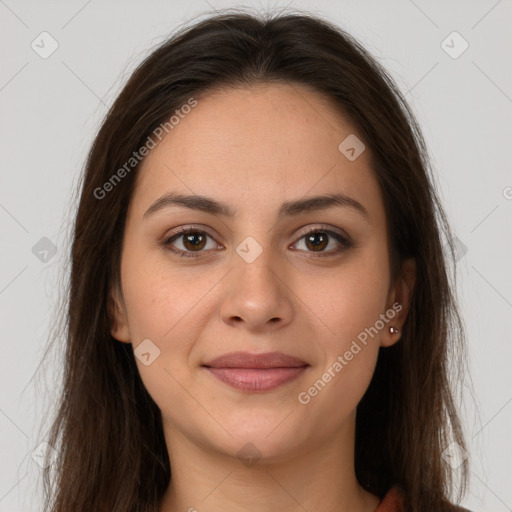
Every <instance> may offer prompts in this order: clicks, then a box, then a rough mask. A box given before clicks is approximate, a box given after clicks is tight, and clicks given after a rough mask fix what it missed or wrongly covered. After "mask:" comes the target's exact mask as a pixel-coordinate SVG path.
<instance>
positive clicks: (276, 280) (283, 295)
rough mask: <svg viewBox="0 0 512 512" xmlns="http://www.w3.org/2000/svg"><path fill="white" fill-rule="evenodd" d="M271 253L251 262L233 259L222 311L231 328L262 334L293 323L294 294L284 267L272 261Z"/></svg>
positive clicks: (238, 258)
mask: <svg viewBox="0 0 512 512" xmlns="http://www.w3.org/2000/svg"><path fill="white" fill-rule="evenodd" d="M270 253H271V251H270V250H269V249H266V250H264V251H263V252H262V253H261V254H260V255H259V256H258V257H257V258H256V260H254V261H252V262H250V263H248V262H247V261H245V260H244V259H243V258H242V257H239V255H238V254H235V255H234V256H233V260H234V261H233V268H232V270H231V272H229V275H228V276H227V278H226V282H225V283H224V286H225V290H224V291H225V293H224V300H223V303H222V306H221V310H220V313H221V317H222V320H223V321H224V322H225V323H227V324H229V325H230V326H232V327H240V328H246V329H247V330H250V331H251V332H263V331H267V330H273V329H279V328H282V327H284V326H285V325H287V324H289V323H290V322H291V320H292V317H293V313H294V308H293V291H292V290H291V289H290V288H289V284H288V283H287V278H286V272H285V268H284V265H280V266H278V265H277V263H276V261H272V256H271V254H270ZM281 263H284V262H281Z"/></svg>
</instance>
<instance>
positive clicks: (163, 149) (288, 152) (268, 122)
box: [132, 84, 382, 214]
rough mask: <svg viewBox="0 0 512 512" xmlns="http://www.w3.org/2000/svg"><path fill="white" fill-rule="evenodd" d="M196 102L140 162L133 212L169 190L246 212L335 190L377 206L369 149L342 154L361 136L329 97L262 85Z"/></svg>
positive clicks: (214, 93)
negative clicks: (214, 199) (347, 143)
mask: <svg viewBox="0 0 512 512" xmlns="http://www.w3.org/2000/svg"><path fill="white" fill-rule="evenodd" d="M195 99H196V101H197V105H196V106H195V107H194V108H192V109H190V110H189V109H187V111H188V113H187V114H183V115H182V116H180V118H179V122H178V123H176V124H175V125H174V126H173V128H172V130H171V131H169V133H168V134H167V135H166V136H165V137H164V138H163V140H162V141H161V142H160V143H159V144H158V145H157V146H156V147H155V148H154V149H152V150H151V151H150V153H149V154H148V156H147V157H146V158H145V159H144V161H143V162H142V164H141V167H140V169H139V173H138V177H137V186H136V190H135V193H134V197H133V198H132V203H133V208H134V209H137V210H140V209H142V208H144V207H146V208H147V206H149V204H150V203H151V202H152V201H154V200H155V199H156V198H157V197H159V196H160V195H162V194H164V193H166V192H170V191H179V192H183V193H194V194H203V195H207V196H215V197H217V198H218V199H221V200H222V201H223V202H227V203H231V204H233V205H234V207H236V208H237V210H242V211H243V210H244V204H245V207H248V206H249V204H250V205H251V208H253V207H257V205H262V206H265V207H270V204H269V203H270V202H271V201H274V200H275V201H276V203H277V202H279V204H280V203H281V202H282V201H284V200H287V199H289V198H290V197H293V198H296V197H297V198H298V197H302V196H304V195H317V194H319V193H331V192H334V191H335V190H334V189H336V190H337V191H340V192H343V193H345V194H348V195H353V196H357V197H356V198H357V200H360V201H361V202H364V200H366V201H365V202H366V203H370V204H368V209H369V210H371V209H372V208H373V209H377V210H378V209H379V208H382V203H381V198H380V190H379V188H378V185H377V182H376V179H375V176H374V173H373V170H372V168H371V155H370V152H369V150H368V148H366V149H365V150H364V151H363V152H362V153H361V154H360V156H359V157H357V158H356V159H355V160H353V161H351V160H349V159H348V158H347V157H346V156H345V154H344V153H343V152H342V151H340V149H339V145H340V143H342V142H343V141H344V140H346V139H347V137H352V138H353V137H354V136H355V137H358V139H359V140H362V137H360V136H359V135H358V134H357V132H356V130H355V128H354V126H352V124H351V123H350V120H349V119H348V118H347V117H346V116H344V115H343V114H342V112H341V109H340V108H339V107H338V106H337V105H335V104H334V103H333V102H332V101H331V100H329V98H327V97H325V96H323V95H322V94H320V93H317V92H314V91H312V90H311V89H309V88H307V87H304V86H302V85H296V84H293V85H292V84H259V85H251V86H248V87H243V88H229V89H224V90H216V91H210V92H208V93H206V94H204V95H202V96H198V97H196V98H195ZM348 140H353V139H350V138H349V139H348ZM247 201H249V203H248V202H247ZM374 213H375V214H378V213H379V212H378V211H375V212H374Z"/></svg>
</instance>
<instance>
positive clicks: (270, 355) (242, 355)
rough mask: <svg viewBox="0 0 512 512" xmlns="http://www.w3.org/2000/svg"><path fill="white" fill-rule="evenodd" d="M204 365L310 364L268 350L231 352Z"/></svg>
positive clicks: (261, 367)
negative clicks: (262, 351) (264, 351)
mask: <svg viewBox="0 0 512 512" xmlns="http://www.w3.org/2000/svg"><path fill="white" fill-rule="evenodd" d="M202 366H206V367H209V368H253V369H265V368H300V367H302V366H309V365H308V364H307V363H306V362H304V361H302V360H301V359H299V358H297V357H293V356H290V355H288V354H284V353H282V352H266V353H263V354H251V353H250V352H230V353H229V354H223V355H221V356H219V357H216V358H215V359H212V360H211V361H208V362H206V363H203V365H202Z"/></svg>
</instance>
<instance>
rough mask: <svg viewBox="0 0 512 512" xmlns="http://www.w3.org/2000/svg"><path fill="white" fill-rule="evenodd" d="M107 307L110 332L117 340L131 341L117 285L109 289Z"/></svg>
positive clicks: (122, 301) (124, 309) (124, 308)
mask: <svg viewBox="0 0 512 512" xmlns="http://www.w3.org/2000/svg"><path fill="white" fill-rule="evenodd" d="M107 307H108V317H109V321H110V334H111V335H112V337H113V338H115V339H116V340H117V341H121V342H123V343H131V338H130V329H129V327H128V318H127V314H126V307H125V305H124V300H123V298H122V293H121V292H120V290H119V288H118V287H117V286H113V287H112V289H111V290H110V294H109V297H108V306H107Z"/></svg>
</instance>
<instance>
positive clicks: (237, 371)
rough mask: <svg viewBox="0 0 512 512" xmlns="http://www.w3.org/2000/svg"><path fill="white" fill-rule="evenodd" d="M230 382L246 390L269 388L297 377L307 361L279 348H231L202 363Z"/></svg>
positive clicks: (257, 390) (305, 366)
mask: <svg viewBox="0 0 512 512" xmlns="http://www.w3.org/2000/svg"><path fill="white" fill-rule="evenodd" d="M202 366H203V367H204V368H206V369H207V370H208V371H209V372H210V374H212V375H213V376H214V377H216V378H217V379H219V380H220V381H222V382H224V383H225V384H228V385H229V386H231V387H233V388H235V389H238V390H241V391H248V392H261V391H271V390H273V389H276V388H278V387H280V386H282V385H284V384H286V383H288V382H291V381H292V380H295V379H296V378H298V377H299V376H300V375H301V374H302V373H303V372H304V371H305V370H306V369H307V368H308V367H309V364H307V363H306V362H304V361H302V360H300V359H298V358H296V357H293V356H289V355H287V354H283V353H282V352H269V353H265V354H251V353H249V352H232V353H230V354H225V355H223V356H220V357H218V358H216V359H213V360H211V361H209V362H207V363H205V364H203V365H202Z"/></svg>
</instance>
